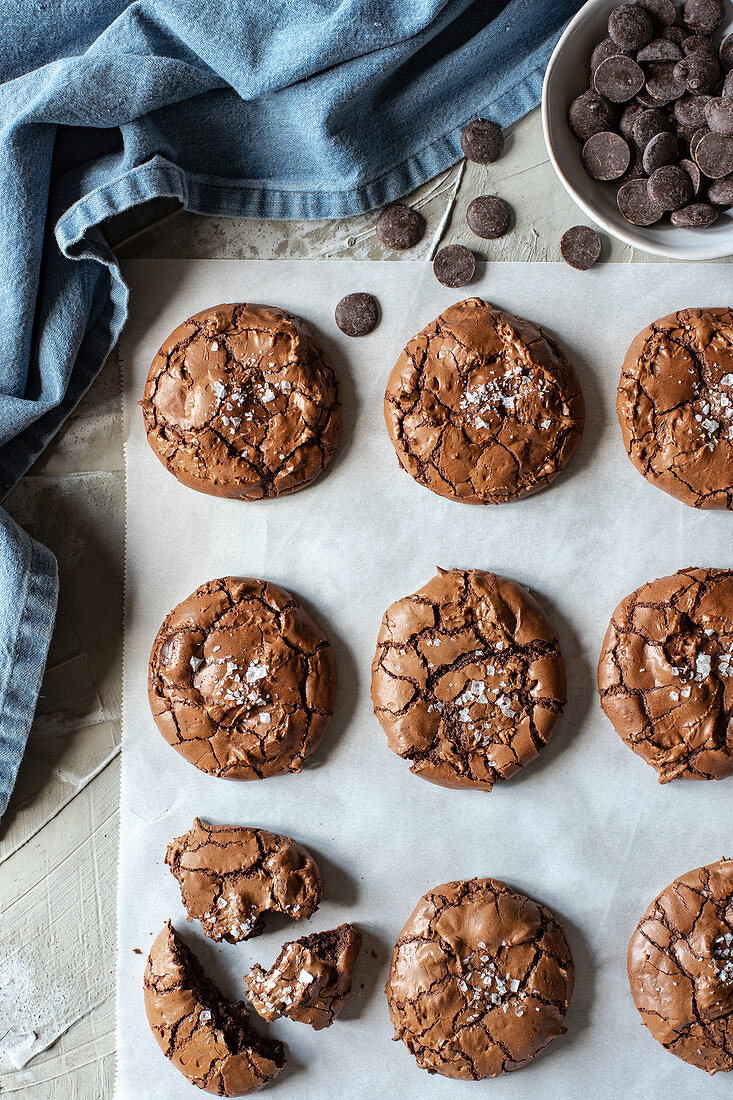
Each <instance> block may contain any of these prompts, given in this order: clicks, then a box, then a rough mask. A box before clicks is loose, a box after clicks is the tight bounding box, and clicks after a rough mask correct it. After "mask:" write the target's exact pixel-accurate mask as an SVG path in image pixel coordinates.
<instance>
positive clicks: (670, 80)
mask: <svg viewBox="0 0 733 1100" xmlns="http://www.w3.org/2000/svg"><path fill="white" fill-rule="evenodd" d="M676 67H677V62H675V61H653V62H652V63H651V64H650V65H647V68H646V90H647V92H648V93H649V95H650V96H651V97H652V99H654V100H656V102H657V104H658V105H659V106H664V104H666V103H672V101H673V100H675V99H679V98H680V96H683V95H684V94H685V84H684V83H683V82H682V81H681V80H678V79H677V78H676V76H675V74H674V71H675V69H676Z"/></svg>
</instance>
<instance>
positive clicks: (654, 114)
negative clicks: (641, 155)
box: [631, 107, 672, 152]
mask: <svg viewBox="0 0 733 1100" xmlns="http://www.w3.org/2000/svg"><path fill="white" fill-rule="evenodd" d="M631 129H632V133H633V135H634V141H635V142H636V144H637V145H638V146H639V148H640V149H641V150H642V152H643V151H644V149H646V147H647V145H648V144H649V142H650V141H651V140H652V138H653V137H656V135H657V134H665V133H666V134H669V133H671V132H672V123H671V122H670V120H669V119H668V118H667V116H666V115H663V114H662V112H661V111H657V110H656V109H655V108H654V107H651V108H649V109H647V110H644V109H642V112H641V114H640V115H637V117H636V118H635V119H634V122H633V125H632V127H631Z"/></svg>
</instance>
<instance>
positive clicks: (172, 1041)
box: [143, 921, 285, 1096]
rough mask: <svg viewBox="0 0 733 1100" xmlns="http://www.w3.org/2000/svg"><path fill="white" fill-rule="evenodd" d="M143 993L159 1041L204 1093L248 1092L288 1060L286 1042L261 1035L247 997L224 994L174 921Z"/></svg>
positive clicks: (155, 951)
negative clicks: (238, 998)
mask: <svg viewBox="0 0 733 1100" xmlns="http://www.w3.org/2000/svg"><path fill="white" fill-rule="evenodd" d="M143 996H144V1000H145V1012H146V1014H147V1017H148V1023H149V1024H150V1027H151V1029H152V1032H153V1035H154V1036H155V1038H156V1040H157V1042H158V1046H159V1047H160V1049H161V1050H162V1051H163V1053H164V1054H165V1056H166V1058H169V1059H170V1060H171V1062H172V1063H173V1065H174V1066H175V1067H176V1069H177V1070H179V1071H180V1072H181V1073H182V1074H183V1076H184V1077H186V1078H188V1080H189V1081H190V1082H191V1084H192V1085H196V1087H197V1088H200V1089H203V1090H204V1092H210V1093H212V1094H213V1095H214V1096H247V1095H248V1093H250V1092H258V1091H259V1089H261V1088H264V1086H265V1085H266V1084H267V1083H268V1081H272V1079H273V1077H277V1075H278V1073H279V1072H280V1070H281V1069H282V1068H283V1066H284V1065H285V1048H284V1046H283V1044H282V1043H280V1042H277V1040H273V1039H263V1038H262V1036H260V1035H258V1034H257V1032H256V1031H255V1030H254V1028H253V1027H252V1025H251V1024H250V1022H249V1013H248V1012H247V1007H246V1005H245V1003H244V1001H237V1002H232V1001H228V1000H227V999H226V998H225V997H224V996H222V994H221V993H220V992H219V990H218V989H217V988H216V986H215V985H214V984H213V983H212V982H211V981H209V979H208V977H207V976H206V974H205V973H204V971H203V969H202V967H201V964H200V963H199V961H198V959H197V958H196V957H195V955H193V954H192V952H191V951H189V949H188V948H187V947H186V945H185V944H184V943H183V942H182V941H181V940H180V939H179V938H178V936H177V935H176V933H175V932H174V930H173V928H172V927H171V923H170V921H166V923H165V925H164V926H163V931H162V932H161V933H160V935H159V936H158V938H157V939H156V940H155V943H154V944H153V946H152V948H151V950H150V955H149V957H148V962H147V966H146V967H145V977H144V979H143Z"/></svg>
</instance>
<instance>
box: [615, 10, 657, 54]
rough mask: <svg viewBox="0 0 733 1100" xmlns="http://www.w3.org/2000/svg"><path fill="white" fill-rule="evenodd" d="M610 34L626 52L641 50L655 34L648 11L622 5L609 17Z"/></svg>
mask: <svg viewBox="0 0 733 1100" xmlns="http://www.w3.org/2000/svg"><path fill="white" fill-rule="evenodd" d="M608 33H609V35H610V36H611V38H612V39H613V41H614V42H615V43H616V45H617V46H621V48H622V49H624V50H640V49H641V47H642V46H646V44H647V42H649V41H650V40H651V38H652V36H653V34H654V23H653V22H652V17H651V15H650V14H649V12H648V11H644V9H643V8H640V7H639V6H638V5H637V4H621V6H620V7H618V8H614V10H613V11H612V12H611V14H610V16H609V17H608Z"/></svg>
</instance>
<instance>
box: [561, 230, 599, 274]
mask: <svg viewBox="0 0 733 1100" xmlns="http://www.w3.org/2000/svg"><path fill="white" fill-rule="evenodd" d="M600 254H601V238H600V237H599V236H598V234H597V233H596V231H595V229H591V228H590V226H588V225H574V226H573V227H572V228H571V229H567V230H566V231H565V232H564V233H563V235H562V237H561V239H560V255H561V256H562V258H563V260H564V261H565V263H566V264H570V266H571V267H574V268H576V270H578V271H587V270H588V268H589V267H593V264H594V263H595V262H596V260H597V259H598V257H599V256H600Z"/></svg>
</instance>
